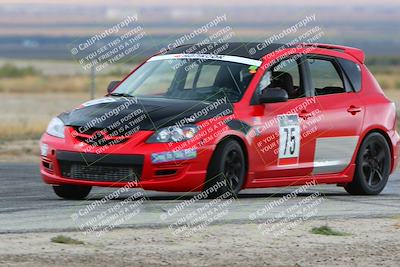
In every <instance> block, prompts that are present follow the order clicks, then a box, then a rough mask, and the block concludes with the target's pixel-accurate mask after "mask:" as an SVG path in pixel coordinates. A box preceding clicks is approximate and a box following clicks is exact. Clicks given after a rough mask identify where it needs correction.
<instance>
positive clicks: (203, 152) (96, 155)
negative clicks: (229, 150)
mask: <svg viewBox="0 0 400 267" xmlns="http://www.w3.org/2000/svg"><path fill="white" fill-rule="evenodd" d="M149 134H151V132H138V133H137V135H136V136H135V138H133V139H132V140H129V142H126V143H123V144H116V145H112V146H109V147H101V150H100V151H99V150H98V151H90V152H88V147H86V146H85V144H82V142H76V140H74V138H72V137H70V136H66V138H65V139H60V138H57V137H53V136H50V135H48V134H44V135H43V136H42V139H41V145H45V146H46V149H45V151H43V152H44V153H43V154H44V155H42V157H41V159H42V162H41V166H40V172H41V175H42V178H43V181H44V182H45V183H47V184H53V185H62V184H76V185H86V186H103V187H123V186H126V185H129V186H130V187H139V188H143V189H146V190H157V191H170V192H186V191H201V190H202V189H203V186H204V182H205V178H206V172H207V166H208V163H209V161H210V158H211V156H212V152H213V150H214V148H215V147H214V146H212V145H208V146H203V147H201V148H197V149H196V157H195V158H193V159H187V160H172V161H168V162H160V163H153V162H154V159H153V161H152V154H153V153H161V152H167V151H171V150H178V148H179V147H170V146H169V145H167V144H146V143H145V142H144V140H146V139H147V138H148V136H149ZM180 147H182V144H180ZM182 149H185V148H182Z"/></svg>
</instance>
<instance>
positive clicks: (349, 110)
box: [347, 105, 362, 115]
mask: <svg viewBox="0 0 400 267" xmlns="http://www.w3.org/2000/svg"><path fill="white" fill-rule="evenodd" d="M361 111H362V109H361V108H360V107H356V106H353V105H351V106H350V107H349V108H348V109H347V112H349V113H351V114H352V115H356V113H358V112H361Z"/></svg>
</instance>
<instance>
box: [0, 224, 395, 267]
mask: <svg viewBox="0 0 400 267" xmlns="http://www.w3.org/2000/svg"><path fill="white" fill-rule="evenodd" d="M323 225H329V226H330V227H332V228H334V229H335V230H339V231H344V232H347V233H349V234H350V235H347V236H324V235H316V234H312V233H311V232H310V230H311V229H312V228H313V227H319V226H323ZM58 234H59V233H27V234H2V235H0V266H41V267H47V266H398V264H399V262H400V253H399V252H400V217H396V218H378V219H346V220H344V219H337V220H332V219H330V220H310V221H306V222H305V223H302V224H300V225H297V226H295V227H294V228H292V229H287V230H286V231H283V233H282V235H280V236H277V237H274V236H271V235H263V234H262V233H261V231H260V230H259V228H258V225H257V224H226V225H214V226H208V227H207V228H205V229H203V230H202V231H200V232H197V233H196V234H194V235H193V236H191V237H184V236H176V235H173V234H172V232H171V231H170V230H169V229H168V228H161V229H118V230H114V231H112V232H108V233H106V234H105V235H104V236H102V237H96V236H95V235H94V234H91V235H88V236H85V235H83V234H82V233H81V232H71V233H62V234H63V235H65V236H68V237H72V238H75V239H78V240H81V241H84V242H85V244H83V245H69V244H55V243H52V242H51V241H50V239H51V238H52V237H55V236H57V235H58Z"/></svg>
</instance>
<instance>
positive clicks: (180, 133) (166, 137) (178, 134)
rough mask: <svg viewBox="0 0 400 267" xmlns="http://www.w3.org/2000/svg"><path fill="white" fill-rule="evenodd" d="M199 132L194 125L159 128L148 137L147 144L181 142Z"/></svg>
mask: <svg viewBox="0 0 400 267" xmlns="http://www.w3.org/2000/svg"><path fill="white" fill-rule="evenodd" d="M199 130H200V128H199V127H198V126H196V125H185V126H182V127H176V126H170V127H166V128H161V129H159V130H158V131H156V132H155V133H154V134H153V135H152V136H150V138H149V139H148V140H147V143H168V142H182V141H186V140H189V139H191V138H193V137H194V136H195V134H196V133H197V132H198V131H199Z"/></svg>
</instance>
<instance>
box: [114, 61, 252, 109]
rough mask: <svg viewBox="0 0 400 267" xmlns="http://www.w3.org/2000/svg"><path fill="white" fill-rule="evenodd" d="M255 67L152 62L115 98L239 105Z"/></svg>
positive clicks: (229, 62)
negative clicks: (123, 96) (235, 103)
mask: <svg viewBox="0 0 400 267" xmlns="http://www.w3.org/2000/svg"><path fill="white" fill-rule="evenodd" d="M254 67H255V66H250V65H248V64H242V63H237V62H231V61H223V60H213V59H201V60H199V59H193V58H190V59H188V58H184V59H175V58H174V59H162V60H149V61H148V62H146V63H145V64H143V65H142V66H141V67H140V68H139V69H137V70H136V71H135V72H134V73H132V74H131V75H130V76H129V77H128V78H127V79H126V80H125V81H124V82H123V83H121V84H120V85H119V86H118V87H117V89H116V90H114V91H113V92H112V94H113V95H118V94H119V95H131V96H138V97H140V96H142V97H157V98H170V99H182V100H202V101H214V100H215V101H216V100H218V99H220V98H221V97H227V99H228V100H229V101H230V102H237V101H239V100H240V99H241V97H242V96H243V94H244V92H245V90H246V89H247V86H248V85H249V83H250V81H251V78H252V77H253V75H254Z"/></svg>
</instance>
